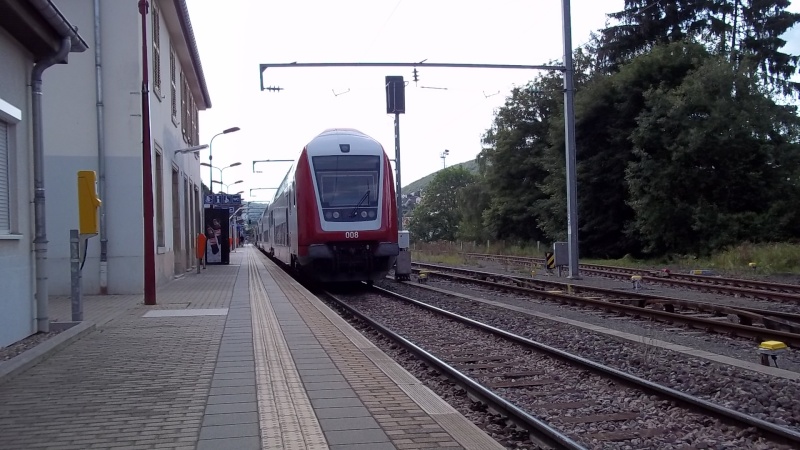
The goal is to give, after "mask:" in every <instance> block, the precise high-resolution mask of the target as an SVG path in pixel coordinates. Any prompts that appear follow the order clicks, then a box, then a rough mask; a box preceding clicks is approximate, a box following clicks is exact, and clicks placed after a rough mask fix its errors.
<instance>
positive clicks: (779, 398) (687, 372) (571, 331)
mask: <svg viewBox="0 0 800 450" xmlns="http://www.w3.org/2000/svg"><path fill="white" fill-rule="evenodd" d="M380 284H381V285H382V287H386V288H387V289H390V290H393V291H396V292H399V293H403V294H406V295H408V296H410V297H413V298H416V299H419V300H423V301H425V302H428V303H431V304H433V305H435V306H439V307H441V308H444V309H447V310H450V311H453V312H455V313H457V314H462V315H465V316H468V317H471V318H473V319H476V320H479V321H481V322H485V323H488V324H491V325H493V326H496V327H498V328H502V329H504V330H508V331H510V332H512V333H515V334H518V335H521V336H525V337H528V338H530V339H532V340H535V341H538V342H542V343H544V344H547V345H551V346H554V347H557V348H561V349H563V350H566V351H568V352H571V353H573V354H577V355H579V356H582V357H585V358H589V359H592V360H594V361H597V362H599V363H602V364H605V365H608V366H611V367H615V368H617V369H620V370H623V371H626V372H629V373H632V374H634V375H636V376H639V377H641V378H644V379H647V380H650V381H653V382H657V383H660V384H662V385H665V386H668V387H671V388H674V389H677V390H680V391H683V392H686V393H688V394H691V395H696V396H698V397H701V398H705V399H707V400H709V401H713V402H716V403H719V404H721V405H724V406H727V407H729V408H731V409H734V410H738V411H740V412H743V413H746V414H750V415H753V416H754V417H757V418H760V419H763V420H766V421H770V422H773V423H775V424H778V425H782V426H787V425H788V426H790V427H792V428H793V429H795V430H800V402H798V401H796V399H798V398H800V382H797V381H793V380H787V379H783V378H775V377H772V376H769V375H766V374H762V373H759V372H754V371H750V370H746V369H741V368H737V367H733V366H729V365H725V364H719V363H715V362H712V361H709V360H706V359H701V358H695V357H692V356H688V355H685V354H683V353H678V352H674V351H671V350H666V349H660V348H654V347H652V346H648V345H643V344H641V343H635V342H631V341H626V340H621V339H618V338H615V337H613V336H608V335H605V334H600V333H594V332H592V331H589V330H586V329H583V328H578V327H574V326H570V325H567V324H563V323H559V322H553V321H550V320H546V319H540V318H537V317H532V316H528V315H523V314H521V313H517V312H514V311H509V310H505V309H502V308H498V307H495V306H491V305H486V304H483V303H479V302H474V301H468V300H463V299H459V298H454V297H450V296H445V295H443V294H439V293H434V292H431V291H425V290H422V289H419V288H415V287H413V286H409V285H403V284H398V283H394V282H388V281H387V282H381V283H380ZM462 289H463V288H462ZM471 294H472V295H476V292H475V290H474V289H473V290H472V292H471ZM479 296H480V295H479ZM483 296H487V295H483ZM494 300H497V301H508V299H507V298H505V299H503V298H502V296H497V295H495V298H494ZM516 304H518V305H525V304H527V306H528V307H530V308H532V309H535V310H536V311H543V305H542V304H534V303H533V302H530V301H525V300H518V301H516ZM544 306H547V308H559V307H558V306H554V305H544ZM544 312H548V313H551V312H552V311H544ZM567 312H569V311H567ZM569 313H570V314H565V313H564V311H562V312H561V313H560V314H554V315H561V316H569V315H571V314H572V312H569ZM580 314H583V315H584V316H588V314H585V313H580ZM595 318H596V319H599V317H595ZM577 320H581V319H577ZM609 322H613V324H614V325H615V328H621V327H627V328H628V329H627V330H624V331H628V332H632V333H636V331H637V330H634V329H632V328H633V327H636V326H638V325H636V324H634V323H633V321H632V320H630V318H626V319H625V320H604V321H603V323H602V325H603V326H608V325H611V324H609ZM609 327H610V326H609ZM642 335H644V336H646V335H647V334H642ZM656 337H657V338H659V339H661V338H662V336H656ZM701 337H702V339H703V340H704V341H705V340H706V339H711V338H712V337H711V336H697V337H696V338H695V339H697V338H701ZM695 343H697V341H695ZM694 347H695V348H697V347H698V346H697V345H694ZM705 349H706V350H708V348H705ZM753 353H754V352H753Z"/></svg>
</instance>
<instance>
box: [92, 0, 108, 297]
mask: <svg viewBox="0 0 800 450" xmlns="http://www.w3.org/2000/svg"><path fill="white" fill-rule="evenodd" d="M100 40H101V38H100V0H94V76H95V80H96V81H95V86H96V96H97V171H98V174H97V179H98V182H97V191H98V195H99V196H100V198H101V199H103V204H102V205H100V294H101V295H106V294H108V235H107V234H106V207H107V205H108V202H107V201H106V195H105V194H106V144H105V143H106V137H105V134H106V130H105V120H104V117H105V116H104V115H103V56H102V51H103V47H102V46H101V45H100Z"/></svg>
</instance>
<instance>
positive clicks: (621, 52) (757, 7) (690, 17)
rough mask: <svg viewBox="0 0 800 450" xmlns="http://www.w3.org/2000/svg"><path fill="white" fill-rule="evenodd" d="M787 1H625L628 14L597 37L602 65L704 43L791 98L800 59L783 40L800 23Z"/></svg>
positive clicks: (619, 14)
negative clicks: (681, 43)
mask: <svg viewBox="0 0 800 450" xmlns="http://www.w3.org/2000/svg"><path fill="white" fill-rule="evenodd" d="M789 4H790V2H789V1H788V0H672V1H668V2H666V1H662V0H625V9H623V10H622V11H619V12H616V13H612V14H610V15H609V16H610V17H612V18H613V19H616V23H615V24H613V25H611V26H608V27H606V28H605V29H604V30H602V31H601V33H600V36H598V38H597V43H596V47H597V56H598V59H599V65H600V66H601V67H603V68H604V69H605V70H607V71H609V72H615V71H617V70H619V68H620V67H622V66H623V65H624V64H626V63H628V62H630V61H631V60H632V59H634V58H635V57H637V56H639V55H642V54H644V53H646V52H648V51H650V50H651V49H652V48H653V47H655V46H656V45H659V44H666V43H671V42H679V41H699V42H703V43H704V44H705V45H706V47H707V49H708V50H710V51H713V52H715V53H719V54H721V55H725V56H726V57H728V59H729V60H730V61H732V62H733V63H734V65H735V66H736V67H740V68H741V69H742V70H743V71H744V72H746V73H749V74H751V75H757V76H758V77H759V78H760V79H761V80H762V82H764V83H765V85H767V86H771V87H774V88H775V89H776V90H777V91H778V92H781V93H784V94H789V93H792V92H795V93H797V92H800V84H798V83H797V82H794V81H791V80H790V78H791V77H792V76H793V75H794V74H796V73H797V72H798V63H799V62H800V57H798V56H797V55H789V54H786V53H783V52H782V51H781V48H782V47H783V46H784V45H785V44H786V41H785V40H783V39H781V36H782V35H783V34H784V33H786V32H787V31H788V30H789V29H791V28H792V27H793V26H795V25H796V24H798V23H800V14H797V13H792V12H789V11H787V10H786V8H787V7H788V6H789Z"/></svg>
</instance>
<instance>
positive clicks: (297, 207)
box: [258, 128, 399, 282]
mask: <svg viewBox="0 0 800 450" xmlns="http://www.w3.org/2000/svg"><path fill="white" fill-rule="evenodd" d="M393 180H394V178H393V174H392V168H391V165H390V164H389V158H388V157H387V155H386V152H385V151H384V150H383V147H382V146H381V144H380V143H378V142H377V141H376V140H375V139H373V138H371V137H369V136H367V135H366V134H364V133H362V132H360V131H357V130H353V129H346V128H338V129H329V130H325V131H324V132H322V133H321V134H320V135H319V136H317V137H315V138H314V139H312V140H311V142H309V143H308V144H306V146H305V148H303V151H302V152H301V153H300V156H299V157H298V158H297V160H296V161H295V163H294V164H293V165H292V168H291V169H289V172H288V173H287V174H286V177H285V178H284V179H283V182H282V183H281V184H280V187H279V188H278V191H277V192H276V193H275V198H274V199H273V200H272V203H270V205H269V207H268V208H267V209H266V210H264V213H263V215H262V216H261V219H260V221H259V225H258V233H259V235H258V245H259V246H260V247H261V248H262V249H263V250H265V251H266V252H267V253H269V254H270V255H272V256H273V257H275V258H277V259H279V260H280V261H282V262H284V263H285V264H287V265H290V266H291V267H294V268H295V269H297V270H299V271H301V272H302V273H303V274H304V275H306V276H308V277H310V278H312V279H315V280H317V281H320V282H343V281H367V282H372V281H375V280H378V279H380V278H383V277H385V276H386V274H387V273H388V271H389V270H390V269H391V268H392V266H393V265H394V263H395V260H396V258H397V255H398V253H399V248H398V242H397V241H398V233H397V231H398V230H397V201H396V198H395V187H394V181H393Z"/></svg>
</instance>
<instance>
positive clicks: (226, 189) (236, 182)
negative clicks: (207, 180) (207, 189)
mask: <svg viewBox="0 0 800 450" xmlns="http://www.w3.org/2000/svg"><path fill="white" fill-rule="evenodd" d="M215 183H219V185H220V186H225V193H226V194H227V193H228V190H229V189H230V188H231V186H233V185H234V184H239V183H244V180H239V181H234V182H233V183H231V184H225V183H223V182H221V181H215Z"/></svg>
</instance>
